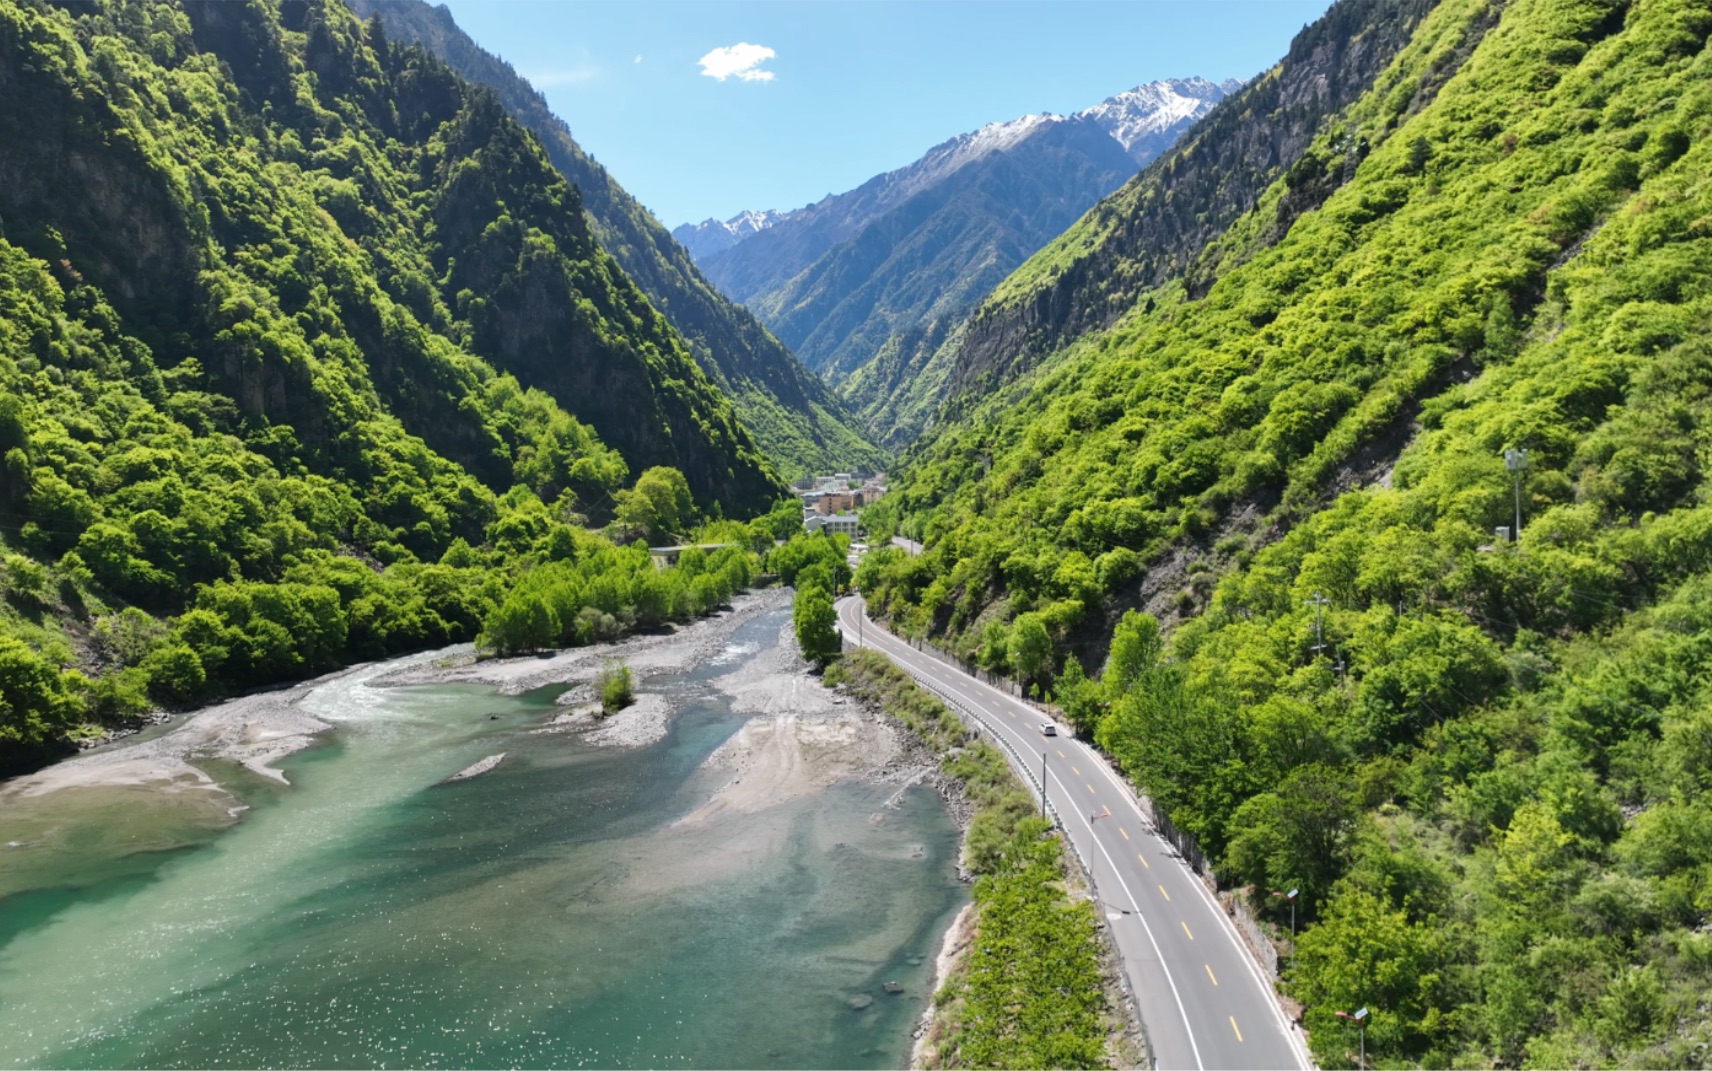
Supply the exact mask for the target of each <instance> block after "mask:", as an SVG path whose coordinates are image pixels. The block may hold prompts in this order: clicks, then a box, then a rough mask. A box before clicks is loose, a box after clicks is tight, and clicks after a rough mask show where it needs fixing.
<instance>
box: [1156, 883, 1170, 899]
mask: <svg viewBox="0 0 1712 1071" xmlns="http://www.w3.org/2000/svg"><path fill="white" fill-rule="evenodd" d="M1159 895H1160V896H1163V897H1165V900H1166V902H1167V903H1169V902H1170V901H1171V894H1170V893H1168V892H1166V891H1165V886H1163V885H1161V886H1160V887H1159Z"/></svg>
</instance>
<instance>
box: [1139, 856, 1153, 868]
mask: <svg viewBox="0 0 1712 1071" xmlns="http://www.w3.org/2000/svg"><path fill="white" fill-rule="evenodd" d="M1135 857H1136V858H1137V859H1140V860H1141V865H1142V866H1144V867H1147V869H1149V870H1152V869H1153V864H1151V863H1149V862H1148V861H1147V856H1145V855H1142V854H1141V853H1140V852H1136V853H1135Z"/></svg>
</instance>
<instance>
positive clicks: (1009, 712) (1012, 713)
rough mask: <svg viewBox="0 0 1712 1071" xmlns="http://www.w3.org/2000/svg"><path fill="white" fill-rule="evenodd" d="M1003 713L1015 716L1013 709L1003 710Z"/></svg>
mask: <svg viewBox="0 0 1712 1071" xmlns="http://www.w3.org/2000/svg"><path fill="white" fill-rule="evenodd" d="M1005 713H1006V714H1009V715H1010V716H1011V717H1013V718H1014V717H1016V711H1014V710H1007V711H1005Z"/></svg>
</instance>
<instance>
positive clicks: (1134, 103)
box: [1075, 78, 1242, 161]
mask: <svg viewBox="0 0 1712 1071" xmlns="http://www.w3.org/2000/svg"><path fill="white" fill-rule="evenodd" d="M1241 86H1242V82H1240V81H1238V80H1237V79H1234V78H1232V79H1227V80H1226V81H1224V82H1210V81H1208V80H1207V79H1205V78H1168V79H1165V80H1164V81H1159V82H1147V83H1145V84H1143V85H1139V86H1136V87H1135V88H1134V89H1126V90H1124V91H1123V92H1122V93H1118V94H1116V95H1115V96H1111V97H1107V98H1106V99H1105V100H1103V101H1101V102H1100V103H1098V104H1096V105H1094V106H1093V107H1092V108H1086V109H1083V110H1082V111H1079V112H1077V113H1076V116H1075V117H1076V118H1078V119H1091V120H1093V121H1094V122H1096V123H1098V124H1099V125H1100V127H1101V129H1103V130H1105V131H1106V133H1108V134H1110V135H1111V136H1112V137H1113V138H1114V139H1116V140H1117V142H1118V144H1120V145H1122V146H1123V147H1124V151H1125V152H1127V153H1129V154H1130V155H1131V156H1132V157H1135V158H1136V160H1137V161H1140V160H1142V159H1143V158H1146V159H1152V158H1153V157H1154V156H1157V155H1158V154H1159V153H1160V151H1161V150H1163V149H1164V148H1165V146H1166V145H1169V144H1170V143H1171V141H1172V140H1174V139H1175V138H1176V137H1177V135H1178V134H1179V133H1181V132H1182V131H1183V130H1184V129H1185V128H1186V127H1187V126H1188V125H1189V124H1191V123H1193V122H1194V121H1195V120H1196V119H1199V118H1200V117H1201V116H1203V115H1205V114H1206V113H1207V112H1208V111H1210V110H1212V107H1213V105H1215V104H1217V103H1218V102H1219V101H1221V100H1223V99H1224V98H1225V96H1226V95H1227V94H1229V93H1232V92H1234V91H1236V90H1237V89H1239V88H1241ZM1161 142H1163V144H1160V143H1161Z"/></svg>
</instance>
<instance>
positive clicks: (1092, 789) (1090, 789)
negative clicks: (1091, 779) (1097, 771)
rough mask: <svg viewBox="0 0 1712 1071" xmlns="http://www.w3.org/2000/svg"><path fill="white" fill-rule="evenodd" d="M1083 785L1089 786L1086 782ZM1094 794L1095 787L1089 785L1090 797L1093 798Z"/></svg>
mask: <svg viewBox="0 0 1712 1071" xmlns="http://www.w3.org/2000/svg"><path fill="white" fill-rule="evenodd" d="M1083 784H1087V782H1085V781H1084V782H1083ZM1093 794H1094V786H1093V785H1088V795H1090V796H1092V795H1093Z"/></svg>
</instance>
